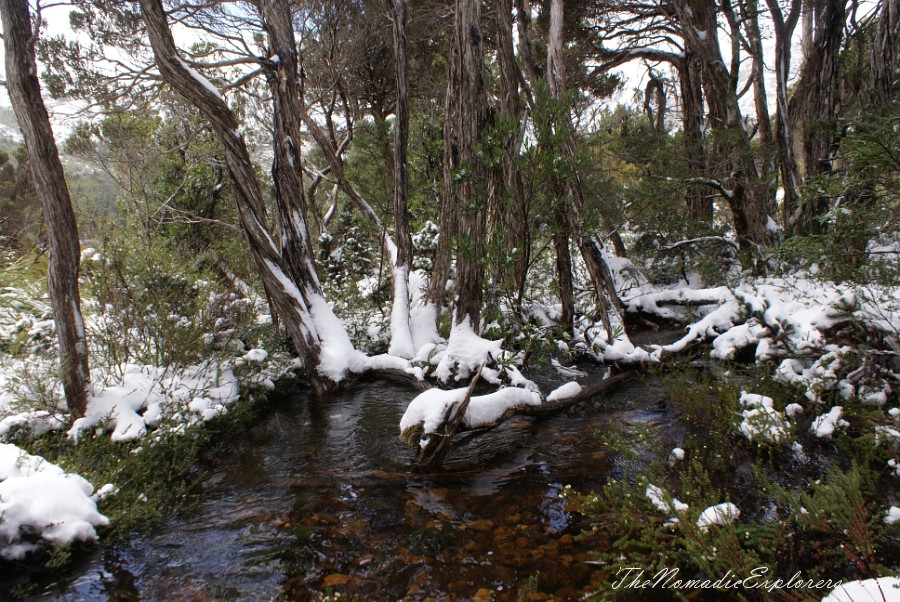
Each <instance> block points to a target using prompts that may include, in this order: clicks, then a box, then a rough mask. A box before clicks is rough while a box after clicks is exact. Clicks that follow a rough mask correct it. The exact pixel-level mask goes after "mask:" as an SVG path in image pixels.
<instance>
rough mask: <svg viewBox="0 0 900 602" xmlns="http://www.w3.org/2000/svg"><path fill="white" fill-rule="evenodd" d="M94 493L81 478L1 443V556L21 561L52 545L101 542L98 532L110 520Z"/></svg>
mask: <svg viewBox="0 0 900 602" xmlns="http://www.w3.org/2000/svg"><path fill="white" fill-rule="evenodd" d="M93 492H94V487H93V485H91V484H90V483H88V482H87V480H85V479H84V478H82V477H81V476H79V475H76V474H67V473H66V472H64V471H63V470H62V469H61V468H60V467H59V466H56V465H55V464H51V463H50V462H47V461H46V460H44V459H43V458H41V457H39V456H32V455H30V454H28V453H26V452H25V451H23V450H22V449H20V448H18V447H17V446H15V445H11V444H8V443H0V557H2V558H4V559H5V560H20V559H22V558H24V557H25V555H27V554H29V553H31V552H34V551H37V550H39V549H41V548H43V547H46V546H47V545H49V544H52V545H63V544H67V543H71V542H74V541H85V540H95V539H97V533H96V531H95V530H94V527H101V526H105V525H107V524H109V520H107V518H106V517H105V516H103V515H102V514H100V513H99V512H97V504H96V503H95V501H94V500H93V499H92V498H91V494H92V493H93Z"/></svg>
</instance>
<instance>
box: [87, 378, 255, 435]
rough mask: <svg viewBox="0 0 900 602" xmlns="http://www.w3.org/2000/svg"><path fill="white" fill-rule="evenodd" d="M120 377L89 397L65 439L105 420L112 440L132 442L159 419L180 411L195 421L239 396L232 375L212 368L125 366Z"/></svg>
mask: <svg viewBox="0 0 900 602" xmlns="http://www.w3.org/2000/svg"><path fill="white" fill-rule="evenodd" d="M121 374H122V378H121V380H120V381H119V382H118V383H117V384H115V385H113V386H110V387H107V388H105V389H101V390H100V391H98V392H95V393H94V394H93V395H91V396H90V398H89V399H88V406H87V411H86V412H85V416H84V417H83V418H79V419H78V420H76V421H75V422H74V423H73V424H72V428H71V429H69V437H70V438H72V439H73V440H75V441H77V440H78V438H79V437H80V435H81V434H82V433H84V432H87V431H89V430H91V429H93V428H95V427H96V426H98V425H99V424H100V422H101V421H103V420H105V419H107V418H108V419H109V427H110V428H111V429H112V435H111V436H112V440H113V441H132V440H135V439H139V438H141V437H143V436H144V435H146V434H147V429H148V428H155V427H157V426H158V425H159V421H160V419H161V418H162V417H163V416H166V415H173V414H176V413H178V412H182V411H183V410H188V411H189V412H191V413H193V414H195V418H194V419H195V420H202V421H207V420H210V419H211V418H213V417H215V416H217V415H219V414H222V413H224V412H225V411H226V410H227V407H228V406H229V405H230V404H232V403H234V402H235V401H237V399H238V395H239V391H238V382H237V378H236V377H235V376H234V373H233V372H232V371H231V370H229V369H225V370H220V369H219V367H218V366H215V365H205V366H192V367H190V368H187V369H185V370H183V371H175V370H172V369H165V368H158V367H155V366H140V365H137V364H125V365H123V366H122V367H121ZM95 380H98V381H99V380H101V379H99V378H98V379H95Z"/></svg>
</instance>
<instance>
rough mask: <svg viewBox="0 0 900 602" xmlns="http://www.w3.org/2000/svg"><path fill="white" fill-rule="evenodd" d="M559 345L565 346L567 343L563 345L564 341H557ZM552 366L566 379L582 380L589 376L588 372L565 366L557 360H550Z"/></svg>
mask: <svg viewBox="0 0 900 602" xmlns="http://www.w3.org/2000/svg"><path fill="white" fill-rule="evenodd" d="M557 343H558V344H562V345H565V343H563V342H562V341H557ZM550 365H551V366H553V369H554V370H556V371H557V372H559V373H560V374H562V375H563V376H565V377H566V378H581V377H584V376H587V372H584V371H583V370H578V369H577V368H573V367H571V366H563V365H562V364H561V363H559V360H558V359H556V358H550Z"/></svg>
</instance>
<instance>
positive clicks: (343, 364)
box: [308, 294, 367, 382]
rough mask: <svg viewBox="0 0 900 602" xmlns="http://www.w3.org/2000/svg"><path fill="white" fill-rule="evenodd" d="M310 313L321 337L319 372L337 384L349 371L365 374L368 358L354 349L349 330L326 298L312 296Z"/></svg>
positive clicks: (310, 297)
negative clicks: (348, 334)
mask: <svg viewBox="0 0 900 602" xmlns="http://www.w3.org/2000/svg"><path fill="white" fill-rule="evenodd" d="M308 299H309V313H310V316H311V317H312V319H313V321H314V323H315V327H316V331H317V332H318V335H319V341H320V344H321V351H320V356H319V365H318V366H317V367H316V370H317V371H318V372H319V374H321V375H322V376H326V377H328V378H330V379H331V380H333V381H334V382H340V381H342V380H343V379H344V377H345V376H347V374H348V373H349V372H356V373H359V372H363V371H364V370H365V367H366V359H367V358H366V356H365V354H363V353H362V352H360V351H358V350H357V349H355V348H354V347H353V343H352V342H351V341H350V337H349V336H347V329H346V328H344V325H343V324H342V323H341V321H340V320H339V319H338V317H337V316H336V315H334V311H332V309H331V306H329V305H328V303H327V302H326V301H325V298H324V297H322V296H321V295H318V294H309V295H308Z"/></svg>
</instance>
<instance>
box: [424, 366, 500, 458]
mask: <svg viewBox="0 0 900 602" xmlns="http://www.w3.org/2000/svg"><path fill="white" fill-rule="evenodd" d="M483 369H484V363H482V364H481V366H479V367H478V370H477V371H476V372H475V376H474V377H473V378H472V382H470V383H469V388H468V389H466V396H465V397H464V398H463V400H462V401H461V402H460V403H459V404H452V405H451V406H450V407H449V408H447V412H446V413H445V415H444V420H443V422H442V423H441V424H440V425H439V426H438V427H437V428H436V429H435V430H434V432H432V433H426V435H425V437H423V441H425V445H423V446H420V448H419V457H418V458H416V468H417V469H419V470H427V469H432V468H438V467H440V465H441V462H443V460H444V456H446V455H447V452H448V451H450V441H451V440H452V439H453V435H455V434H456V431H457V430H458V429H459V426H460V424H462V421H463V418H464V417H465V415H466V410H468V409H469V402H470V401H471V400H472V391H474V390H475V385H476V384H477V383H478V379H479V378H481V371H482V370H483Z"/></svg>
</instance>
